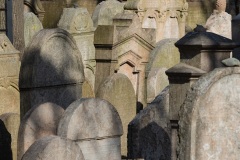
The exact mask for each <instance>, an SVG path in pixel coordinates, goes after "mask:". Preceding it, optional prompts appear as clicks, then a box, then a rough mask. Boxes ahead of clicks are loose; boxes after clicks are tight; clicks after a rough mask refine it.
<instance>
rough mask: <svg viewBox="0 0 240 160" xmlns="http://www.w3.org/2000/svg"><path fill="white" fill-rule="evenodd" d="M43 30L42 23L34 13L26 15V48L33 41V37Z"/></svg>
mask: <svg viewBox="0 0 240 160" xmlns="http://www.w3.org/2000/svg"><path fill="white" fill-rule="evenodd" d="M41 29H43V26H42V23H41V21H40V20H39V19H38V17H37V16H36V15H35V14H34V13H32V12H27V13H24V41H25V47H27V46H28V44H29V43H30V42H31V41H32V38H33V36H34V35H35V34H36V33H37V32H38V31H40V30H41Z"/></svg>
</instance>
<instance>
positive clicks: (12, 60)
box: [0, 34, 20, 115]
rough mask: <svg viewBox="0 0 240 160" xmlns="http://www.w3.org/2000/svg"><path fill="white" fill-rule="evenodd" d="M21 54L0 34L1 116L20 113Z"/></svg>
mask: <svg viewBox="0 0 240 160" xmlns="http://www.w3.org/2000/svg"><path fill="white" fill-rule="evenodd" d="M19 54H20V52H19V51H17V50H16V49H15V48H14V47H13V45H12V44H11V42H10V40H9V39H8V38H7V36H6V35H5V34H0V115H2V114H4V113H20V95H19V89H18V79H19V69H20V60H19Z"/></svg>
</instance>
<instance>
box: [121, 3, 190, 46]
mask: <svg viewBox="0 0 240 160" xmlns="http://www.w3.org/2000/svg"><path fill="white" fill-rule="evenodd" d="M124 9H125V10H133V11H134V12H136V13H137V14H138V16H139V18H140V21H141V23H142V28H153V29H156V33H155V34H156V35H155V36H156V42H158V41H159V40H162V39H165V38H181V37H182V36H184V35H185V24H186V18H187V10H188V3H187V2H186V0H178V1H176V2H173V1H166V0H140V1H139V0H128V1H127V2H126V4H125V6H124Z"/></svg>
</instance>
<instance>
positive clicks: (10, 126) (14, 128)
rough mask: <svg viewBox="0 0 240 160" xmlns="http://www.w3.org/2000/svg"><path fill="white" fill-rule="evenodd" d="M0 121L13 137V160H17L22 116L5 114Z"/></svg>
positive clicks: (0, 117)
mask: <svg viewBox="0 0 240 160" xmlns="http://www.w3.org/2000/svg"><path fill="white" fill-rule="evenodd" d="M0 119H1V120H2V121H3V122H4V124H5V126H6V128H7V130H8V132H9V133H10V135H11V140H12V142H11V149H12V158H13V160H17V139H18V129H19V125H20V115H19V114H17V113H5V114H3V115H1V116H0ZM5 154H7V153H5ZM0 159H1V158H0Z"/></svg>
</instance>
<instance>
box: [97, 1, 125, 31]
mask: <svg viewBox="0 0 240 160" xmlns="http://www.w3.org/2000/svg"><path fill="white" fill-rule="evenodd" d="M123 6H124V3H121V2H119V1H117V0H106V1H103V2H101V3H100V4H98V5H97V6H96V8H95V10H94V12H93V15H92V19H93V24H94V27H97V26H98V25H112V24H113V17H114V16H115V15H117V14H118V13H121V12H123V10H124V9H123Z"/></svg>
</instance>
